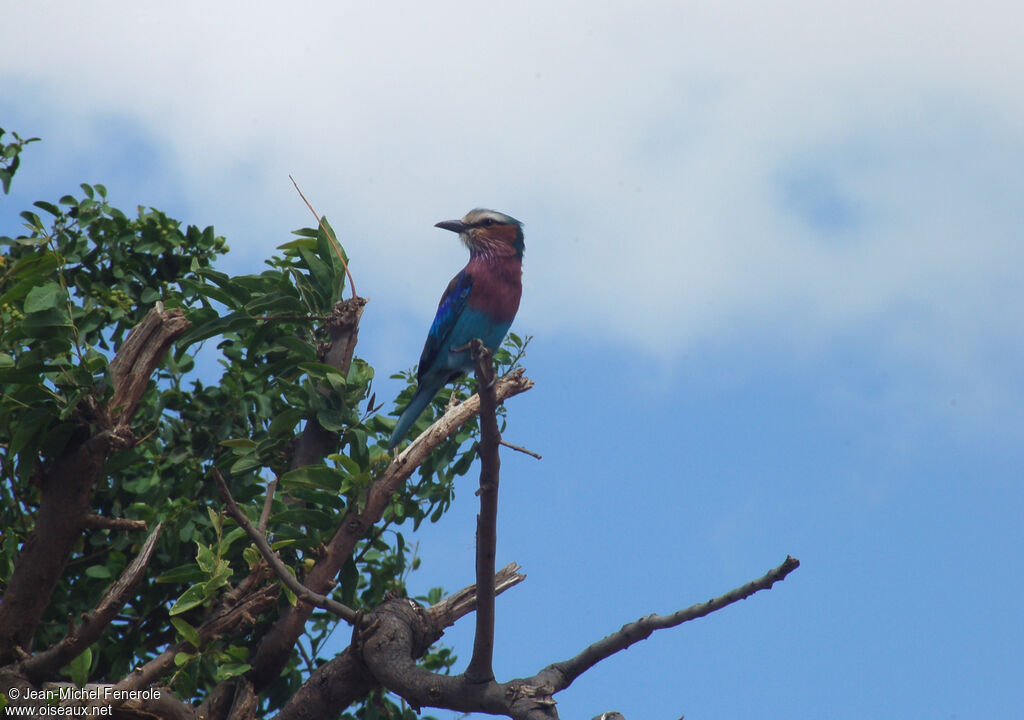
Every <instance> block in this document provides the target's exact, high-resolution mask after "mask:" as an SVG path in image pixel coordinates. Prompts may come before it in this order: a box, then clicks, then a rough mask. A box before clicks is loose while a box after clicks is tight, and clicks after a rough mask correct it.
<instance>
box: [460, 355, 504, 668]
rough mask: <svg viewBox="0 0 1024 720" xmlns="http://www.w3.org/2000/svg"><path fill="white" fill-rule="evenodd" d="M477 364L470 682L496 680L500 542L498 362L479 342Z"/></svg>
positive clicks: (475, 356) (476, 356) (474, 358)
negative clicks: (476, 506) (477, 508)
mask: <svg viewBox="0 0 1024 720" xmlns="http://www.w3.org/2000/svg"><path fill="white" fill-rule="evenodd" d="M470 345H471V349H470V354H471V355H472V357H473V360H474V361H476V377H477V387H478V388H479V394H480V443H479V445H478V453H479V455H480V491H479V495H480V514H479V515H478V516H477V520H476V601H477V608H476V634H475V635H474V636H473V656H472V658H471V659H470V661H469V666H468V667H467V668H466V679H467V680H469V681H470V682H487V681H489V680H493V679H494V668H493V664H492V661H493V657H494V556H495V552H496V548H497V543H498V530H497V528H498V482H499V479H500V478H499V469H500V467H501V459H500V458H499V457H498V441H499V440H500V439H501V436H500V434H499V433H498V419H497V416H496V414H495V413H496V411H497V407H498V403H497V399H496V398H495V396H494V362H493V360H492V359H491V352H490V351H489V350H488V349H487V348H486V347H484V344H483V342H482V341H481V340H479V339H474V340H472V341H471V342H470Z"/></svg>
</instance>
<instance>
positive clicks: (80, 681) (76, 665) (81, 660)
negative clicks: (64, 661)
mask: <svg viewBox="0 0 1024 720" xmlns="http://www.w3.org/2000/svg"><path fill="white" fill-rule="evenodd" d="M91 667H92V648H91V647H87V648H86V649H85V650H83V651H82V652H80V653H79V654H78V655H77V657H75V659H74V660H72V661H71V663H70V664H69V665H68V668H69V669H70V670H71V682H73V683H74V684H75V685H77V686H78V687H85V684H86V683H87V682H89V668H91Z"/></svg>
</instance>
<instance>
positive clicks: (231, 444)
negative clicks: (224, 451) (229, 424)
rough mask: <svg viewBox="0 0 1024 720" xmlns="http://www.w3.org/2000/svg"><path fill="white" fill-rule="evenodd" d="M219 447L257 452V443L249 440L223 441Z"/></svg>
mask: <svg viewBox="0 0 1024 720" xmlns="http://www.w3.org/2000/svg"><path fill="white" fill-rule="evenodd" d="M218 444H219V445H221V446H223V447H226V448H232V449H234V450H255V449H256V441H255V440H250V439H249V438H231V439H230V440H221V441H220V443H218Z"/></svg>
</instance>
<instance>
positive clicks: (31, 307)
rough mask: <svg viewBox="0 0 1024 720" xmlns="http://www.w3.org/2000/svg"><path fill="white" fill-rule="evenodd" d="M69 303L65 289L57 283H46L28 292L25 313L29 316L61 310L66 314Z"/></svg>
mask: <svg viewBox="0 0 1024 720" xmlns="http://www.w3.org/2000/svg"><path fill="white" fill-rule="evenodd" d="M67 303H68V294H67V292H66V291H65V290H64V288H62V287H61V286H60V285H58V284H57V283H55V282H51V283H46V284H45V285H38V286H36V287H34V288H32V289H31V290H29V291H28V295H27V296H26V297H25V307H24V312H25V314H26V315H28V314H29V313H36V312H41V311H43V310H52V309H54V308H61V309H62V310H64V311H65V312H66V308H67Z"/></svg>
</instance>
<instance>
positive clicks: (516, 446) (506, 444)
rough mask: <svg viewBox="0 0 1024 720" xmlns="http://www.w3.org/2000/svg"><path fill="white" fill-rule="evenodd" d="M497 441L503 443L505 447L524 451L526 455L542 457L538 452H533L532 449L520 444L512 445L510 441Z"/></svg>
mask: <svg viewBox="0 0 1024 720" xmlns="http://www.w3.org/2000/svg"><path fill="white" fill-rule="evenodd" d="M498 442H499V443H501V444H502V445H504V446H505V447H507V448H509V449H510V450H515V451H516V452H521V453H525V454H526V455H529V456H530V457H533V458H537V459H538V460H541V459H542V458H541V455H540V453H535V452H534V451H533V450H528V449H526V448H524V447H522V446H521V445H513V444H512V443H510V442H505V441H504V440H499V441H498Z"/></svg>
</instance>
